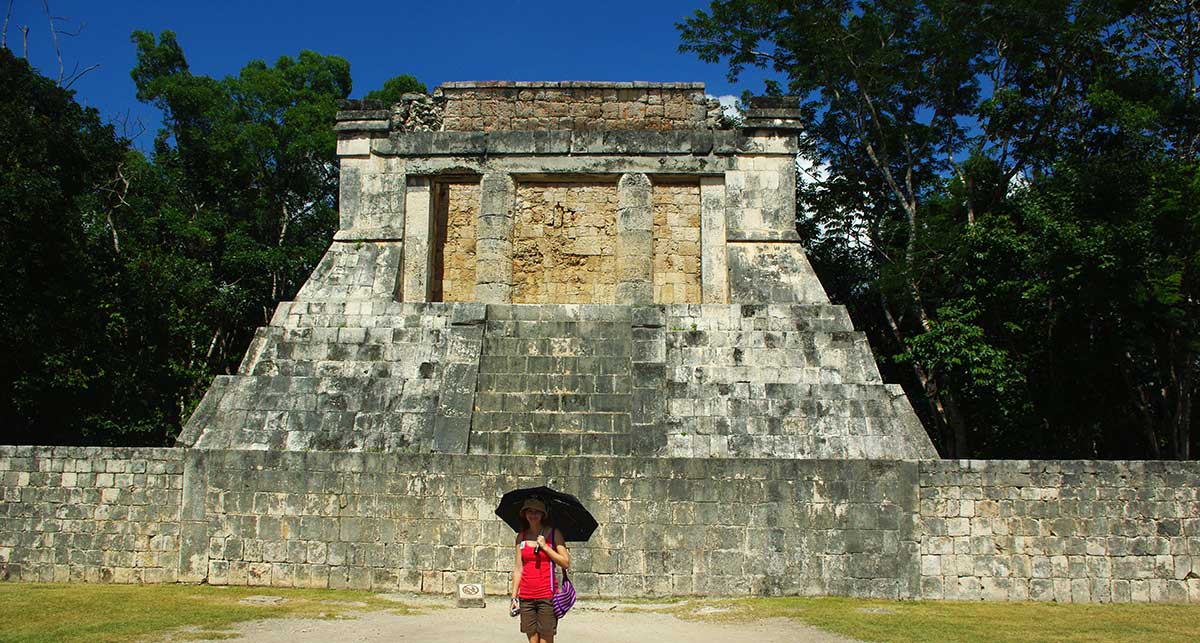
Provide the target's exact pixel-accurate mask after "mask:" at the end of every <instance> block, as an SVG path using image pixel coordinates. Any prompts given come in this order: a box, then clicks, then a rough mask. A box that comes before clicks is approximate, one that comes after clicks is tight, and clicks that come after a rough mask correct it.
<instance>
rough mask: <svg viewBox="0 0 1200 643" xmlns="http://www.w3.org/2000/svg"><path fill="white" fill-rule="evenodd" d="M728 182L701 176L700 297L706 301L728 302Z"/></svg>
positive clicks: (715, 302)
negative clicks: (726, 225) (726, 229)
mask: <svg viewBox="0 0 1200 643" xmlns="http://www.w3.org/2000/svg"><path fill="white" fill-rule="evenodd" d="M726 216H727V215H726V212H725V181H724V179H723V178H722V177H701V179H700V241H701V261H700V272H701V278H700V283H701V288H702V293H701V298H702V301H703V303H706V304H724V303H728V301H729V261H728V257H727V250H726V242H725V239H726V231H725V222H726Z"/></svg>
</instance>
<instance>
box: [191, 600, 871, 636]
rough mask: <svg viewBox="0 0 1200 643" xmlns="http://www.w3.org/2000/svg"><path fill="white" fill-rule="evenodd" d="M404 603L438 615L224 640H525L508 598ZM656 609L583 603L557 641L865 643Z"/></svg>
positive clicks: (381, 615)
mask: <svg viewBox="0 0 1200 643" xmlns="http://www.w3.org/2000/svg"><path fill="white" fill-rule="evenodd" d="M399 600H402V601H403V602H404V603H405V604H408V605H413V606H419V607H428V608H431V609H428V610H427V611H424V612H423V613H420V614H410V615H400V614H396V613H393V612H388V611H380V612H368V613H365V614H362V615H361V616H357V617H351V618H339V619H334V620H321V619H296V618H281V619H271V620H265V621H252V622H249V623H243V624H241V625H240V626H238V627H236V628H235V630H234V631H233V632H232V633H234V634H236V638H223V639H221V640H225V641H254V642H255V643H318V642H320V643H325V642H327V641H338V642H341V641H346V642H351V641H356V642H363V643H374V642H381V643H382V642H383V641H388V642H391V641H480V642H483V643H491V642H493V641H494V642H497V643H498V642H504V643H516V642H521V641H525V635H523V634H521V633H520V631H519V630H518V625H517V620H516V619H514V618H510V617H509V616H508V601H507V600H504V599H503V598H501V599H491V600H489V601H488V605H487V607H486V608H484V609H458V608H455V607H453V602H452V601H450V600H436V599H428V598H416V597H403V598H399ZM655 607H656V606H653V605H645V604H640V605H639V604H633V605H624V604H616V603H611V602H610V603H604V602H595V601H588V602H584V601H580V602H579V603H577V604H576V606H575V608H574V609H572V610H571V612H570V613H569V614H568V615H567V616H566V617H565V618H564V619H563V620H561V621H560V622H559V624H558V636H556V637H555V639H554V640H555V641H556V642H557V641H561V642H564V643H570V642H571V641H587V642H589V643H625V642H629V643H634V642H636V643H645V642H647V641H649V642H650V643H702V642H706V641H721V642H723V643H806V642H811V643H859V642H857V641H855V640H854V639H848V638H845V637H841V636H837V635H835V634H830V633H828V632H825V631H822V630H818V629H816V628H813V627H809V626H807V625H804V624H802V623H797V622H796V621H791V620H788V619H783V618H773V619H768V620H765V621H759V622H754V623H737V624H729V623H706V622H700V621H690V620H681V619H679V618H676V617H675V616H673V615H671V614H665V613H660V612H654V611H650V610H652V609H653V608H655ZM658 607H661V606H658ZM440 608H444V609H440ZM193 636H194V634H193ZM193 640H194V639H193Z"/></svg>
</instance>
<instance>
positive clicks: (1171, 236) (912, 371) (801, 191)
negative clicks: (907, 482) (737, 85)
mask: <svg viewBox="0 0 1200 643" xmlns="http://www.w3.org/2000/svg"><path fill="white" fill-rule="evenodd" d="M1198 11H1200V10H1198V9H1197V8H1196V7H1195V6H1194V5H1193V4H1192V3H1176V2H1168V1H1160V2H1152V3H1127V2H1121V1H1115V0H1114V1H1110V0H1060V1H1055V2H1044V1H1042V0H1006V1H1004V2H994V3H960V2H947V1H943V0H902V1H900V2H880V1H875V0H866V1H851V0H845V1H841V2H834V3H828V2H799V3H794V2H792V3H781V2H777V1H773V0H717V1H716V2H713V3H712V5H711V8H710V9H709V10H708V11H698V12H696V14H695V15H694V16H692V17H691V18H690V19H688V20H686V21H684V22H683V23H681V24H680V25H679V29H680V32H681V35H682V39H683V44H682V46H681V49H682V50H684V51H690V52H693V53H695V54H697V55H698V56H699V57H700V58H701V59H702V60H706V61H710V62H718V61H722V60H724V61H727V62H728V64H729V70H730V75H731V77H734V78H736V77H737V75H738V74H739V73H740V72H741V71H742V70H743V69H744V68H745V67H746V66H747V65H755V66H761V67H765V68H768V69H770V70H773V71H774V72H776V73H777V74H778V76H779V77H781V78H782V79H783V80H784V81H785V82H786V88H787V91H788V92H789V93H792V94H794V95H797V96H799V97H800V99H801V104H802V106H803V109H804V111H805V114H806V115H807V118H808V122H809V127H808V129H807V131H806V132H804V135H803V136H802V137H801V142H802V150H803V155H804V156H805V157H807V158H808V159H811V161H812V163H813V165H814V166H815V167H817V168H819V171H818V170H814V171H811V172H808V173H804V174H802V177H801V181H800V182H799V188H798V202H799V209H800V212H801V214H800V220H799V221H798V222H797V227H798V230H799V231H800V233H801V235H802V237H803V238H804V239H805V240H806V241H807V243H808V251H809V254H810V258H811V259H812V262H813V265H814V267H815V268H816V270H817V272H818V274H819V275H821V277H822V279H823V281H824V284H825V286H826V289H827V291H828V292H829V293H830V295H831V297H832V298H833V299H834V300H835V301H837V302H841V303H845V304H847V305H848V306H849V308H850V311H851V315H852V317H853V318H854V319H855V322H856V324H857V325H858V326H859V327H860V328H863V329H864V330H866V331H867V333H868V335H869V336H870V337H871V339H872V343H873V345H874V346H875V349H876V352H877V355H881V356H882V358H883V359H882V363H881V369H882V370H883V371H884V374H885V377H899V378H900V379H901V380H902V381H904V383H905V386H906V389H907V390H908V391H909V393H910V396H911V397H912V399H913V400H914V403H915V406H916V408H917V411H918V413H919V414H920V415H921V416H922V419H923V421H924V422H925V423H926V426H927V427H928V428H929V430H930V433H931V435H932V437H933V438H934V441H935V443H936V444H937V445H938V446H939V449H940V450H941V452H942V453H943V455H949V456H957V457H963V456H982V457H987V456H1001V457H1031V456H1058V457H1135V458H1136V457H1160V456H1161V457H1182V458H1187V457H1194V454H1195V451H1194V448H1195V446H1194V443H1195V440H1196V438H1195V435H1194V434H1195V432H1194V431H1193V429H1192V428H1191V427H1192V419H1194V416H1195V414H1196V411H1195V406H1194V405H1193V404H1192V402H1191V400H1192V399H1193V398H1194V396H1195V395H1196V393H1198V392H1200V384H1198V382H1197V380H1198V379H1200V378H1197V377H1196V376H1195V373H1196V372H1197V370H1200V357H1198V354H1200V353H1198V351H1197V344H1198V343H1200V327H1197V323H1196V321H1195V320H1197V319H1200V310H1197V303H1198V302H1200V291H1198V290H1197V282H1198V280H1197V263H1196V257H1197V252H1200V246H1198V240H1200V227H1198V226H1197V220H1196V216H1197V215H1196V213H1197V211H1198V210H1197V208H1196V205H1197V196H1198V193H1197V192H1196V191H1195V186H1196V183H1195V176H1196V171H1197V170H1196V167H1197V156H1196V155H1197V150H1198V149H1200V145H1198V141H1200V127H1198V125H1197V122H1198V118H1200V109H1198V105H1197V91H1196V86H1197V85H1196V80H1197V79H1198V78H1200V74H1198V69H1197V62H1196V61H1197V60H1200V56H1197V54H1200V39H1197V38H1196V37H1195V36H1194V34H1192V31H1191V30H1190V27H1189V25H1194V24H1196V23H1197V18H1198V17H1200V16H1198V15H1197V12H1198ZM767 90H768V92H770V91H771V90H772V87H770V86H768V88H767Z"/></svg>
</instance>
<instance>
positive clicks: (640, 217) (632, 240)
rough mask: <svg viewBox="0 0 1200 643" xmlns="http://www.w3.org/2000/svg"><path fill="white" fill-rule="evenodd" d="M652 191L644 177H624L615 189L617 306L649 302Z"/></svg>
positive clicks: (640, 175) (652, 226)
mask: <svg viewBox="0 0 1200 643" xmlns="http://www.w3.org/2000/svg"><path fill="white" fill-rule="evenodd" d="M652 191H653V190H652V187H651V185H650V179H649V178H648V177H647V176H646V175H645V174H624V175H622V176H621V181H620V183H618V185H617V194H618V210H617V230H616V232H617V235H616V237H617V238H616V264H617V272H618V279H619V281H618V288H617V291H616V296H617V300H616V301H618V302H619V303H626V304H648V303H651V301H652V299H650V298H647V295H648V294H649V295H652V294H653V291H652V290H651V288H650V285H651V284H652V270H653V268H652V256H653V251H654V248H653V240H652V233H653V230H654V214H653V206H652Z"/></svg>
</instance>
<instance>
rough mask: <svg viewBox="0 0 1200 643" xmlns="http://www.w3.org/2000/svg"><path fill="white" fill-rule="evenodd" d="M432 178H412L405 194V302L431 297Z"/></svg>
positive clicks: (402, 298)
mask: <svg viewBox="0 0 1200 643" xmlns="http://www.w3.org/2000/svg"><path fill="white" fill-rule="evenodd" d="M430 187H431V186H430V181H429V178H428V177H423V176H410V177H408V189H407V190H406V191H405V195H404V210H405V217H404V270H403V273H402V275H401V279H402V283H401V287H400V300H401V301H428V300H429V273H430V271H431V270H432V269H433V267H432V265H431V264H430V262H431V260H432V258H433V252H432V248H431V244H432V243H433V218H432V217H433V212H432V207H433V204H432V201H433V200H432V196H433V194H432V192H431V191H430Z"/></svg>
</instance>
